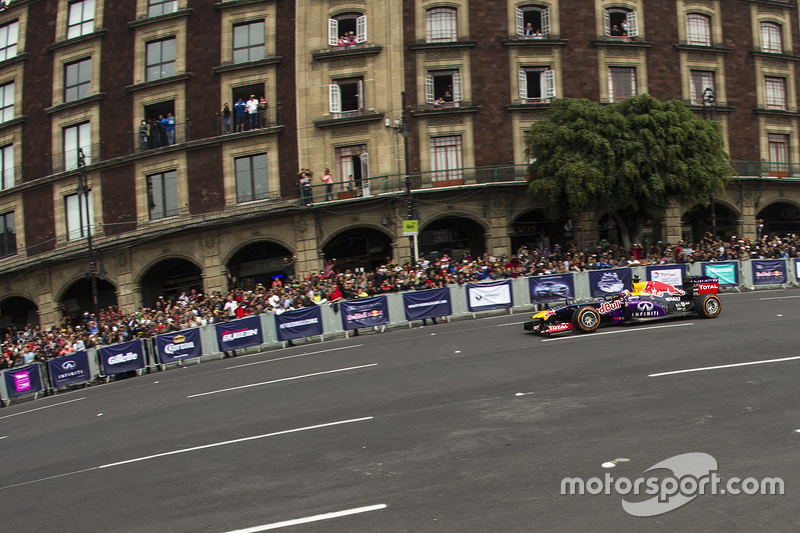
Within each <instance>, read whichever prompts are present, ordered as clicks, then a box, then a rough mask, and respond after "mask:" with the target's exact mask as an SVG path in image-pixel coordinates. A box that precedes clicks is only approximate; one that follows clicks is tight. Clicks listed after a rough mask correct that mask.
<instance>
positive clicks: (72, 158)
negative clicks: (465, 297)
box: [62, 122, 92, 170]
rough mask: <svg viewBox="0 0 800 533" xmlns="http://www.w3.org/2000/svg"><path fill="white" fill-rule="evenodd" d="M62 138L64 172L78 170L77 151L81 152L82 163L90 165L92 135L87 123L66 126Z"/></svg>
mask: <svg viewBox="0 0 800 533" xmlns="http://www.w3.org/2000/svg"><path fill="white" fill-rule="evenodd" d="M62 134H63V137H64V170H74V169H76V168H78V156H79V149H80V150H82V151H83V156H84V163H86V164H87V165H90V164H92V133H91V128H90V126H89V123H88V122H82V123H80V124H75V125H74V126H67V127H65V128H64V129H63V130H62Z"/></svg>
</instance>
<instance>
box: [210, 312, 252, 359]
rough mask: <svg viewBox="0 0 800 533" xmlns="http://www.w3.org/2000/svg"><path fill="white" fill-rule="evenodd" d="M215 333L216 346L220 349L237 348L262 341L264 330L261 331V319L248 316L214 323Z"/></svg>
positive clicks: (223, 350)
mask: <svg viewBox="0 0 800 533" xmlns="http://www.w3.org/2000/svg"><path fill="white" fill-rule="evenodd" d="M214 331H215V332H216V334H217V346H219V349H220V351H222V352H227V351H228V350H238V349H240V348H247V347H248V346H258V345H259V344H263V343H264V332H263V331H261V319H259V318H258V317H257V316H248V317H245V318H240V319H239V320H231V321H230V322H222V323H219V324H214Z"/></svg>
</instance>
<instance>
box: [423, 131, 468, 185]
mask: <svg viewBox="0 0 800 533" xmlns="http://www.w3.org/2000/svg"><path fill="white" fill-rule="evenodd" d="M463 160H464V159H463V153H462V147H461V135H448V136H446V137H433V138H432V139H431V166H432V170H433V171H434V172H433V174H432V178H431V179H432V180H433V181H434V182H440V183H441V182H448V181H460V180H463V179H464V170H463V166H464V164H463Z"/></svg>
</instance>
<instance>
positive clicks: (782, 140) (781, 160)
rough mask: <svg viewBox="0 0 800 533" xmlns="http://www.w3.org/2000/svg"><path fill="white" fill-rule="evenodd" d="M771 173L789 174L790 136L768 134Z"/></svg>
mask: <svg viewBox="0 0 800 533" xmlns="http://www.w3.org/2000/svg"><path fill="white" fill-rule="evenodd" d="M767 144H768V147H769V170H770V172H789V162H790V159H789V136H788V135H785V134H783V133H768V134H767Z"/></svg>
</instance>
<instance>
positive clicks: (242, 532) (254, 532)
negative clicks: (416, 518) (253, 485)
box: [227, 503, 386, 533]
mask: <svg viewBox="0 0 800 533" xmlns="http://www.w3.org/2000/svg"><path fill="white" fill-rule="evenodd" d="M380 509H386V504H385V503H380V504H378V505H368V506H366V507H356V508H355V509H346V510H344V511H336V512H333V513H325V514H318V515H314V516H307V517H305V518H295V519H294V520H285V521H283V522H275V523H273V524H265V525H263V526H255V527H248V528H246V529H237V530H234V531H228V532H227V533H259V532H260V531H268V530H270V529H279V528H282V527H289V526H296V525H298V524H308V523H310V522H319V521H321V520H330V519H331V518H339V517H342V516H350V515H354V514H360V513H368V512H370V511H378V510H380Z"/></svg>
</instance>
